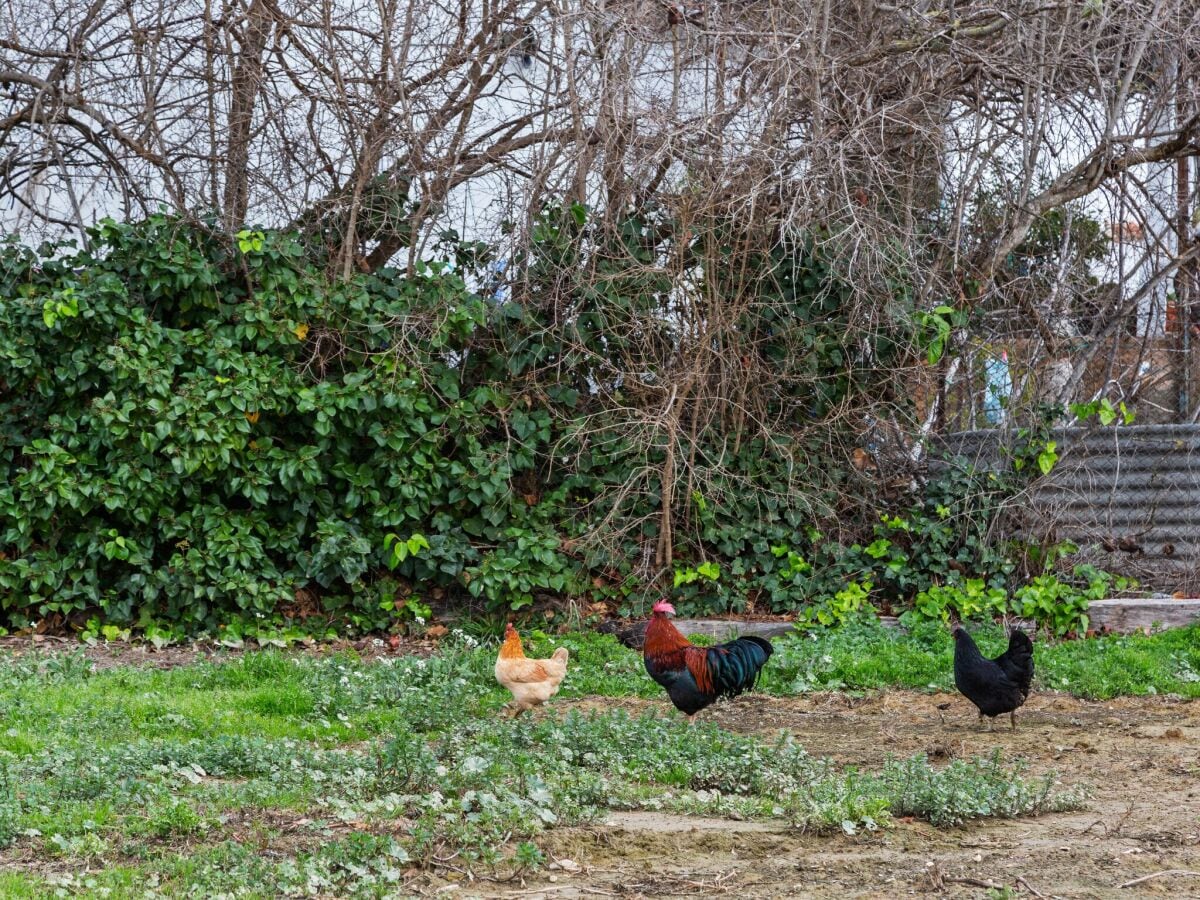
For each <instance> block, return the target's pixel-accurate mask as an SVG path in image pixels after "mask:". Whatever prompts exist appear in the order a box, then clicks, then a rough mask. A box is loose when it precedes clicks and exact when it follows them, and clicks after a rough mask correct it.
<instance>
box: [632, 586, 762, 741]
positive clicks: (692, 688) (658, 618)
mask: <svg viewBox="0 0 1200 900" xmlns="http://www.w3.org/2000/svg"><path fill="white" fill-rule="evenodd" d="M674 612H675V609H674V608H673V607H672V606H671V604H670V603H667V602H666V601H665V600H664V601H661V602H659V603H656V604H654V616H653V617H652V618H651V619H650V625H649V626H648V627H647V628H646V642H645V644H644V645H643V647H642V660H643V661H644V662H645V664H646V672H647V673H648V674H649V675H650V677H651V678H653V679H654V680H655V681H656V682H658V683H659V684H660V685H662V686H663V687H664V688H666V689H667V696H669V697H670V698H671V702H672V703H674V704H675V708H676V709H678V710H679V711H680V712H682V713H684V714H685V715H687V716H688V717H689V719H690V717H691V716H694V715H695V714H696V713H698V712H700V710H702V709H704V707H706V706H708V705H709V704H711V703H712V702H713V701H715V700H716V699H717V698H718V697H736V696H737V695H738V694H740V693H742V692H743V691H747V690H749V689H750V688H752V687H754V683H755V682H756V681H757V680H758V672H759V670H760V669H761V668H762V667H763V665H764V664H765V663H766V661H767V658H768V657H769V656H770V655H771V653H772V652H773V650H774V648H773V647H772V646H771V644H770V642H769V641H766V640H764V639H763V638H760V637H754V636H749V637H741V638H738V639H737V640H735V641H729V642H727V643H724V644H718V645H717V646H716V647H696V646H694V645H692V644H691V643H690V642H689V641H688V640H687V638H685V637H684V636H683V635H682V634H680V633H679V629H677V628H676V627H675V626H674V625H672V624H671V622H670V620H669V619H668V618H667V614H668V613H674Z"/></svg>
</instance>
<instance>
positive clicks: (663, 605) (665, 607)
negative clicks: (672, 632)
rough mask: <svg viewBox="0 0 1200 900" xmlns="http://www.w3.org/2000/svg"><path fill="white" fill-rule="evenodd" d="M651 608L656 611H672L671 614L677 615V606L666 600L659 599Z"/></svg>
mask: <svg viewBox="0 0 1200 900" xmlns="http://www.w3.org/2000/svg"><path fill="white" fill-rule="evenodd" d="M651 609H652V611H653V612H656V613H670V614H671V615H675V607H674V606H672V605H671V604H670V603H668V602H667V601H666V600H659V601H658V602H657V603H655V604H654V606H653V607H651Z"/></svg>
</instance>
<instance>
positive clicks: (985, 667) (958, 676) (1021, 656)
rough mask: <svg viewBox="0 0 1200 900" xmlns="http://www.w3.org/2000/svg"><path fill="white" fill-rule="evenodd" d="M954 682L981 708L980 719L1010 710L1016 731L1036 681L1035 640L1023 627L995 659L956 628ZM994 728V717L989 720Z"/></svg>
mask: <svg viewBox="0 0 1200 900" xmlns="http://www.w3.org/2000/svg"><path fill="white" fill-rule="evenodd" d="M953 634H954V684H955V686H956V687H957V688H958V690H959V692H960V693H961V694H962V695H963V696H964V697H966V698H967V699H968V700H970V701H971V702H972V703H974V704H975V706H976V707H978V709H979V721H980V722H982V721H983V717H984V716H987V717H988V718H989V720H991V719H995V718H996V716H1000V715H1003V714H1004V713H1008V716H1009V722H1010V723H1011V724H1012V728H1013V730H1014V731H1015V730H1016V727H1017V712H1016V711H1017V708H1018V707H1020V706H1021V704H1023V703H1024V702H1025V700H1026V698H1028V697H1029V683H1030V682H1031V681H1033V641H1031V640H1029V635H1027V634H1026V633H1025V632H1023V631H1021V630H1020V629H1014V630H1013V631H1012V633H1011V634H1010V635H1009V637H1008V649H1007V650H1005V651H1004V652H1003V653H1001V654H1000V655H999V656H997V657H996V658H995V659H988V658H987V657H986V656H984V655H983V654H982V653H980V652H979V648H978V647H977V646H975V642H974V641H973V640H971V636H970V635H969V634H967V632H966V630H965V629H964V628H961V627H956V628H955V629H954V632H953ZM988 728H989V729H990V728H991V721H989V722H988Z"/></svg>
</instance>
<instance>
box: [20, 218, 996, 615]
mask: <svg viewBox="0 0 1200 900" xmlns="http://www.w3.org/2000/svg"><path fill="white" fill-rule="evenodd" d="M582 225H583V217H582V216H581V215H579V214H578V211H577V210H574V209H572V210H569V211H567V213H566V215H565V216H560V217H559V218H557V219H554V218H552V217H551V218H548V219H547V221H546V222H545V223H543V224H542V225H541V226H539V228H540V231H539V232H538V233H537V234H536V235H535V237H536V238H537V241H538V243H537V252H536V253H535V254H534V257H533V259H532V261H531V263H530V271H531V278H532V280H533V283H534V284H535V287H536V285H537V284H538V281H537V278H538V272H539V266H541V267H543V269H544V271H545V272H546V273H550V272H551V267H552V269H553V272H554V273H557V274H555V275H553V276H551V275H550V274H546V277H545V278H544V279H543V281H542V282H541V284H543V285H544V286H545V290H544V291H543V294H542V297H541V300H540V301H539V299H538V292H537V290H536V289H535V290H534V291H533V299H532V301H531V302H529V303H528V304H527V305H525V306H522V305H519V304H517V303H514V302H511V301H504V300H500V299H496V297H495V296H491V297H486V298H485V297H482V296H480V294H479V293H476V292H475V291H473V290H471V289H470V287H469V286H468V284H467V282H466V281H464V274H463V273H467V272H469V271H470V270H471V265H470V263H471V259H470V254H471V253H472V252H475V251H477V249H478V248H471V247H466V246H464V245H458V244H456V245H454V246H453V247H452V248H451V250H450V251H448V253H447V258H448V259H453V260H454V262H453V263H452V264H426V265H424V266H422V267H421V268H420V269H419V270H418V271H416V272H415V273H403V272H400V271H396V270H391V269H385V270H381V271H379V272H376V273H373V274H355V275H354V276H353V277H350V278H346V279H333V278H330V277H329V276H328V275H327V274H326V268H325V267H324V266H323V265H322V264H321V260H319V259H316V258H313V257H312V255H311V254H309V253H308V251H307V248H306V247H304V246H303V245H301V244H300V243H299V242H298V239H297V238H296V237H295V236H292V235H288V234H282V233H271V232H267V233H264V232H250V231H246V232H242V233H240V234H239V235H237V236H236V237H230V236H227V235H222V234H221V233H219V232H218V231H215V230H211V229H208V228H206V227H204V226H203V225H201V224H197V223H194V222H185V221H183V220H180V219H177V218H173V217H169V216H156V217H152V218H151V219H149V220H147V221H145V222H141V223H136V224H119V223H115V222H111V221H106V222H103V223H102V224H100V225H99V226H97V227H96V228H95V229H93V230H92V231H91V232H90V234H89V236H88V237H89V240H88V243H87V246H86V247H84V248H79V247H76V246H74V245H72V244H63V245H57V246H45V247H42V248H40V249H37V250H34V249H31V248H29V247H26V246H23V245H21V244H20V243H19V242H17V241H15V240H9V241H7V242H6V243H4V244H3V245H0V298H3V299H2V302H0V361H2V368H0V467H3V469H4V471H5V473H6V477H5V479H4V483H3V484H2V485H0V604H2V607H3V612H2V615H0V627H3V628H8V629H13V628H23V627H28V626H31V625H33V624H35V623H37V622H42V621H47V622H49V624H51V625H53V624H60V625H61V624H66V623H69V624H72V625H75V626H76V627H79V626H80V625H81V623H82V622H83V621H85V620H86V619H88V618H89V617H99V618H101V619H102V620H104V621H108V622H112V623H116V624H121V625H127V626H136V627H140V628H143V629H147V630H150V629H153V628H156V627H160V626H163V625H164V624H165V625H166V626H169V627H171V628H176V629H183V630H187V631H191V632H198V631H212V630H214V629H216V628H218V627H219V626H221V625H223V624H225V623H227V622H229V621H231V620H234V619H239V618H240V619H245V618H255V617H263V618H267V619H271V620H275V621H278V620H279V619H281V618H295V617H304V616H311V615H314V614H319V615H321V616H325V617H328V618H330V619H336V620H338V621H340V622H342V623H346V624H349V625H352V626H355V627H358V628H361V629H364V630H366V629H380V628H386V627H388V626H389V625H392V624H394V623H395V622H396V621H397V620H398V619H403V618H406V617H411V616H414V615H420V614H423V613H424V612H425V602H426V601H427V600H428V598H429V596H430V594H431V593H435V594H439V595H441V596H446V597H449V598H450V599H452V600H453V599H454V598H459V599H461V601H462V602H475V603H476V604H478V605H479V606H480V607H482V608H485V609H492V610H509V609H513V608H520V607H522V606H525V605H528V604H530V603H532V602H534V600H535V599H536V598H538V597H539V596H542V595H545V596H563V595H572V596H584V595H586V596H588V597H590V598H592V599H615V600H617V601H618V602H619V603H624V606H623V607H622V609H623V611H626V612H628V611H630V610H631V606H630V605H629V603H628V599H629V598H630V597H639V598H640V597H641V596H642V594H643V592H644V591H645V590H646V589H647V588H648V585H647V584H645V581H646V575H645V572H644V569H639V565H638V562H639V559H641V558H643V556H644V550H645V547H646V545H647V542H648V541H649V542H652V541H653V540H654V539H655V538H656V537H657V534H658V532H657V527H658V526H657V524H656V523H657V521H658V518H659V517H658V511H659V507H660V506H661V503H662V495H661V486H660V485H658V484H657V481H655V479H653V478H647V476H646V473H647V472H650V473H654V472H658V471H660V470H661V467H662V465H663V460H664V458H665V455H666V453H667V452H668V448H667V447H666V446H665V445H662V444H660V443H655V442H654V441H650V442H644V441H643V442H636V441H633V440H629V439H627V438H626V437H624V436H623V435H625V434H626V432H624V431H622V426H623V424H624V423H623V422H622V420H621V415H622V408H623V406H624V401H623V400H622V398H621V397H620V396H619V394H620V391H619V390H618V391H616V393H615V395H614V396H602V394H603V392H601V391H598V390H597V389H596V384H597V380H598V379H601V378H603V374H602V373H603V366H604V361H605V359H606V358H607V357H608V356H610V355H611V354H614V353H617V352H620V350H621V343H620V342H621V341H622V340H624V339H625V338H623V337H622V332H621V323H622V321H625V320H623V319H621V317H620V316H621V313H622V310H624V311H626V312H628V311H630V310H632V309H634V307H636V306H637V305H638V304H645V303H649V302H654V303H662V302H664V301H663V299H662V298H663V296H664V291H666V290H667V289H668V288H669V285H664V284H661V283H658V282H656V281H655V280H654V278H655V276H647V275H645V273H644V271H643V268H644V267H640V268H639V267H629V266H628V265H627V262H628V261H629V260H632V261H633V262H634V263H639V262H644V261H645V254H646V252H647V251H645V250H644V248H639V247H638V246H637V242H638V241H639V240H641V238H640V237H639V235H641V234H644V232H645V229H644V228H639V227H630V228H629V229H626V230H625V231H624V232H622V233H621V234H619V235H618V236H617V239H618V240H619V241H624V242H625V244H624V250H623V255H622V254H610V255H608V256H606V257H604V258H605V259H606V260H607V261H608V262H606V263H605V264H606V265H609V266H610V270H609V271H607V272H601V274H602V275H603V276H604V277H603V278H601V279H595V278H593V279H592V280H591V281H590V282H588V284H584V283H582V282H581V283H580V284H578V285H573V284H570V283H568V284H566V285H565V286H564V285H563V284H562V275H561V273H563V272H567V273H570V272H575V271H580V270H581V269H582V265H581V260H580V259H579V258H578V256H577V254H578V253H579V252H580V251H579V247H580V246H581V244H580V242H579V241H578V240H576V237H577V235H578V231H579V229H580V228H581V227H582ZM772 252H776V254H777V256H778V251H777V250H776V251H772ZM789 254H790V256H788V255H789ZM797 254H801V255H802V256H803V259H802V261H801V262H800V263H797V262H796V261H795V257H796V255H797ZM785 256H788V259H785V260H783V262H786V263H787V264H786V265H783V262H781V260H780V259H779V258H775V259H774V260H768V261H767V263H766V264H764V267H763V271H764V272H767V273H768V274H770V273H779V272H783V273H784V274H785V276H786V277H783V276H781V277H771V278H767V279H765V280H764V281H763V284H762V285H761V286H760V288H761V290H763V291H764V292H765V293H767V294H769V297H768V299H769V301H770V302H769V303H766V304H764V305H763V306H762V307H761V309H762V310H763V314H762V316H761V317H760V318H759V319H758V320H755V321H747V322H746V323H745V326H744V328H743V333H745V334H747V335H749V336H751V337H752V338H753V339H754V341H755V342H756V343H755V346H756V348H757V350H756V352H762V353H763V354H766V355H767V356H768V357H770V358H771V359H772V360H773V363H772V364H773V365H776V366H778V367H784V366H788V365H792V366H799V367H803V368H804V369H805V372H806V378H805V379H797V380H796V381H795V384H796V385H797V387H796V388H795V390H793V391H792V392H791V393H790V394H786V395H783V394H781V395H780V396H779V397H778V398H777V401H776V402H777V403H778V407H779V409H780V410H784V411H785V412H786V411H787V410H799V411H800V413H801V417H802V418H804V419H805V421H807V422H811V421H813V420H814V419H819V417H820V416H821V415H823V413H824V411H825V410H827V409H830V408H832V407H834V406H836V405H838V404H843V403H845V402H847V398H848V397H849V396H850V395H851V394H852V393H853V392H854V391H856V390H858V391H862V392H867V393H869V392H872V391H877V390H878V389H879V384H878V382H877V381H874V382H873V381H872V379H876V378H877V376H876V375H875V374H873V373H874V370H873V369H872V367H871V366H869V365H866V364H865V363H862V362H861V361H860V362H858V363H855V362H854V361H853V360H852V359H851V357H850V355H849V354H850V351H849V350H848V349H847V344H848V342H849V341H850V340H851V339H850V338H848V337H847V336H846V334H847V328H846V325H845V321H844V320H843V319H839V316H842V315H843V312H844V310H843V309H842V307H841V305H840V303H841V301H840V300H839V296H840V295H839V293H838V290H837V279H836V277H835V276H834V274H833V272H832V270H831V269H830V268H829V267H828V266H827V265H824V264H823V263H822V262H821V260H820V259H819V256H818V255H817V254H816V253H815V252H814V251H813V250H812V248H811V247H808V248H800V249H797V248H790V249H786V248H785ZM789 259H790V261H788V260H789ZM622 260H625V261H626V262H622ZM475 261H476V262H478V259H476V260H475ZM718 262H719V260H718ZM623 267H624V268H623ZM594 269H595V267H594V266H593V272H592V274H593V275H594V274H595V271H594ZM718 270H719V266H718ZM555 279H557V280H555ZM648 279H649V280H648ZM660 280H661V279H660ZM589 284H590V285H591V287H589V286H588V285H589ZM596 284H603V285H605V286H606V287H605V288H604V290H605V291H607V293H605V294H603V295H601V294H599V293H598V290H599V289H598V288H596V287H595V285H596ZM552 286H553V291H552V290H551V287H552ZM564 290H565V291H567V292H568V293H571V294H572V296H574V297H576V299H577V305H576V306H575V308H574V311H573V313H572V315H570V316H569V317H563V316H561V315H558V314H556V313H555V311H554V302H556V301H554V297H557V296H559V294H561V292H562V291H564ZM554 291H557V292H558V294H554ZM552 294H553V296H552ZM647 298H650V299H649V300H648V299H647ZM539 303H540V305H539ZM663 327H664V333H663V334H662V335H661V336H660V337H661V340H662V341H670V340H671V339H672V338H671V335H670V334H669V333H667V332H668V331H669V328H668V326H667V325H664V326H663ZM792 338H794V340H793V339H792ZM637 339H638V340H646V339H647V337H646V335H644V334H642V335H638V337H637ZM905 340H906V338H905V337H904V335H903V334H901V333H898V332H896V333H889V332H884V331H881V332H880V333H879V342H878V343H877V345H876V347H875V348H874V350H873V351H872V352H873V355H872V359H876V360H879V359H882V358H885V355H886V354H888V353H898V352H901V350H902V348H903V346H904V341H905ZM796 342H799V344H800V345H803V346H805V347H807V348H808V350H807V352H806V355H805V356H804V357H803V359H800V358H794V354H792V355H789V354H790V353H791V351H790V350H789V348H790V347H792V346H793V345H794V344H796ZM614 400H615V402H614ZM777 411H778V410H777ZM787 415H795V414H794V413H791V412H788V413H787ZM831 427H833V426H831ZM694 430H695V431H697V432H698V433H696V434H695V435H694V437H693V440H694V443H695V444H696V446H698V447H699V448H700V452H699V453H698V456H699V457H700V458H701V459H702V460H703V459H704V458H705V457H706V456H708V457H711V458H713V459H715V460H716V462H715V463H714V464H713V466H714V469H717V468H719V470H720V472H721V473H723V474H722V477H724V478H726V479H727V487H724V488H721V489H720V490H717V491H714V492H712V493H710V494H708V495H705V494H703V493H702V492H699V491H693V492H692V493H691V494H688V493H686V492H682V493H681V494H680V496H678V497H677V499H676V502H677V503H678V505H679V507H680V514H679V517H680V521H682V522H683V523H684V525H685V526H686V527H683V528H677V530H676V533H675V536H674V539H673V540H674V547H675V559H676V562H675V565H674V569H675V576H674V580H675V588H676V589H677V595H678V596H679V598H680V602H681V606H682V609H683V610H684V611H689V612H711V611H718V610H725V609H740V608H744V607H745V606H746V605H747V604H748V603H752V602H753V603H757V604H758V608H759V609H763V610H773V611H782V610H790V609H796V608H800V607H807V608H809V609H810V610H811V611H812V612H811V614H812V615H813V616H814V617H815V618H818V619H820V620H821V621H825V620H826V618H829V619H830V620H833V619H839V618H841V617H844V616H846V615H849V614H851V613H853V612H854V611H855V610H856V609H858V608H859V607H861V606H862V605H863V603H864V602H866V601H867V600H873V601H875V602H880V601H883V602H885V603H888V602H895V603H901V602H907V601H909V600H911V599H912V598H913V597H914V596H915V595H916V594H917V593H918V592H919V591H921V590H924V589H926V588H928V587H930V585H931V584H934V583H941V582H944V581H947V580H950V581H953V580H954V578H956V577H957V574H958V573H968V574H970V575H972V576H977V577H980V578H983V579H988V580H990V583H993V584H1004V583H1005V581H1006V579H1009V578H1010V576H1011V575H1012V572H1013V565H1012V563H1011V562H1010V561H1009V560H1008V559H1007V557H1006V556H1005V555H1004V554H1003V553H1000V552H998V551H997V550H996V549H995V548H994V547H992V546H990V545H989V544H988V542H987V541H986V540H985V539H984V535H985V532H986V529H987V524H988V519H989V517H990V516H992V515H993V514H994V513H995V506H994V503H995V499H996V497H997V496H998V489H997V488H996V486H995V485H987V484H982V483H975V482H970V481H969V480H964V479H961V478H957V479H955V482H954V483H955V484H956V485H957V491H956V492H953V496H951V493H947V492H946V491H944V490H942V491H941V492H939V490H931V491H930V492H929V493H928V495H927V496H926V497H925V498H923V499H921V500H919V501H915V502H914V505H912V506H911V507H910V508H909V509H907V510H906V511H902V513H903V514H902V515H900V516H892V517H890V518H889V517H884V518H880V517H879V514H878V513H879V511H878V510H874V509H872V508H871V504H870V503H869V502H866V501H864V502H863V503H862V504H861V505H862V508H863V509H866V510H867V517H866V518H867V519H868V520H870V521H874V522H875V523H876V524H875V525H874V526H871V525H870V524H869V523H868V525H867V526H866V530H865V532H863V533H864V535H865V539H864V540H863V541H862V542H861V543H853V542H851V541H844V540H842V539H841V538H842V535H841V534H831V533H830V532H829V529H828V528H827V527H825V526H824V525H822V516H824V517H825V521H826V522H834V523H836V522H837V521H838V520H839V518H842V519H844V518H845V515H844V507H843V508H842V509H839V508H838V506H837V504H838V503H839V502H842V501H843V500H844V497H845V495H846V490H847V485H848V484H849V481H850V474H849V467H848V466H846V465H844V464H843V463H840V462H838V461H837V460H836V459H835V458H833V457H832V456H831V455H830V454H829V452H828V450H825V451H824V453H823V452H822V448H821V446H819V445H817V444H814V445H806V444H805V443H804V441H805V440H806V439H811V435H812V433H813V429H809V430H808V431H806V432H805V431H802V430H799V429H797V430H794V431H793V432H791V433H780V434H777V435H775V436H773V438H772V440H770V441H767V440H765V439H764V438H763V436H762V435H761V434H752V433H747V434H746V435H745V436H744V440H743V439H741V438H740V437H739V439H738V440H734V441H731V440H729V437H730V436H729V435H728V434H727V433H722V432H721V431H720V427H719V425H708V426H706V427H705V429H703V430H700V429H694ZM805 435H809V436H810V437H809V438H806V437H805ZM639 478H640V479H643V480H644V482H645V484H644V485H642V486H641V488H639V490H636V491H626V490H623V486H625V485H629V484H634V483H639V482H637V479H639ZM722 484H724V482H722ZM797 484H807V485H809V486H810V488H811V489H810V490H808V491H807V492H802V491H794V490H792V487H793V486H795V485H797ZM756 485H765V486H769V487H770V489H769V490H757V489H756V487H755V486H756ZM822 492H823V493H822ZM606 528H607V529H610V530H611V531H612V533H613V534H614V535H617V537H615V538H614V539H613V540H612V541H610V542H607V543H606V542H604V541H596V540H594V537H595V534H596V532H597V530H602V529H606ZM835 538H836V539H835Z"/></svg>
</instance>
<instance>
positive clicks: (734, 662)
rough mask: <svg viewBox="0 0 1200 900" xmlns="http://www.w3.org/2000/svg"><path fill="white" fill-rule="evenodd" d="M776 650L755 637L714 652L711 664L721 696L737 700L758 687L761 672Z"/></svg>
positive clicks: (714, 684)
mask: <svg viewBox="0 0 1200 900" xmlns="http://www.w3.org/2000/svg"><path fill="white" fill-rule="evenodd" d="M774 650H775V648H774V647H772V646H771V644H770V642H769V641H766V640H764V639H763V638H760V637H753V636H751V637H743V638H738V639H737V640H736V641H730V642H729V643H728V644H723V645H721V646H720V647H715V648H713V649H712V650H710V651H709V653H708V663H709V669H710V672H711V675H712V683H713V687H714V688H715V689H716V691H717V693H720V694H726V695H729V696H734V695H736V694H740V693H741V692H742V691H746V690H749V689H750V688H752V687H754V685H755V683H756V682H757V681H758V673H759V671H760V670H761V669H762V667H763V665H764V664H765V663H766V661H767V659H768V658H769V657H770V655H771V654H772V653H773V652H774Z"/></svg>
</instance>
